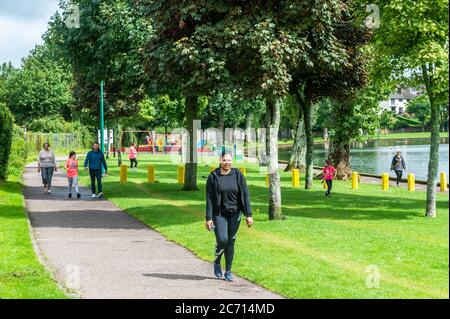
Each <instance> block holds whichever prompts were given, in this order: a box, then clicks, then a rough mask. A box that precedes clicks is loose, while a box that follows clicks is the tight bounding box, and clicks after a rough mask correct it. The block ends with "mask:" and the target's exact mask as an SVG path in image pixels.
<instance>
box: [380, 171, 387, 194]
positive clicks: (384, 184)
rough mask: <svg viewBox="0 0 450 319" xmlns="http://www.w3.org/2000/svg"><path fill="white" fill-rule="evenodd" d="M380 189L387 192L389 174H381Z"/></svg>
mask: <svg viewBox="0 0 450 319" xmlns="http://www.w3.org/2000/svg"><path fill="white" fill-rule="evenodd" d="M381 189H382V190H384V191H387V190H389V174H388V173H383V174H381Z"/></svg>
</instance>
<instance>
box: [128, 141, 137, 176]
mask: <svg viewBox="0 0 450 319" xmlns="http://www.w3.org/2000/svg"><path fill="white" fill-rule="evenodd" d="M136 157H137V150H136V143H131V147H130V151H129V152H128V159H129V160H130V168H133V164H134V170H136V169H137V165H138V161H137V158H136Z"/></svg>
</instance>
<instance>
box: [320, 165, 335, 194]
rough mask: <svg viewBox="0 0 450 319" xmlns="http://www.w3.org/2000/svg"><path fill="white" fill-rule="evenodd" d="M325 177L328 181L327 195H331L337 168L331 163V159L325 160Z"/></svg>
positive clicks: (323, 171) (326, 181)
mask: <svg viewBox="0 0 450 319" xmlns="http://www.w3.org/2000/svg"><path fill="white" fill-rule="evenodd" d="M322 173H323V179H324V181H325V183H327V190H326V192H325V196H328V197H331V188H332V187H333V179H335V178H336V174H337V171H336V168H335V167H334V166H333V165H331V162H330V161H329V160H326V161H325V166H324V168H323V169H322Z"/></svg>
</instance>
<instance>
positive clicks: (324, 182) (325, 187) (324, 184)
mask: <svg viewBox="0 0 450 319" xmlns="http://www.w3.org/2000/svg"><path fill="white" fill-rule="evenodd" d="M322 184H323V189H328V185H327V181H326V180H325V179H323V180H322Z"/></svg>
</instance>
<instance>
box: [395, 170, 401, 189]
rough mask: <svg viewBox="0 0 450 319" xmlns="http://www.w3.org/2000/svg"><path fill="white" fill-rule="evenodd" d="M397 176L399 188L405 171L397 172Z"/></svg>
mask: <svg viewBox="0 0 450 319" xmlns="http://www.w3.org/2000/svg"><path fill="white" fill-rule="evenodd" d="M395 174H396V175H397V186H398V184H400V182H401V181H402V175H403V170H401V171H398V170H395Z"/></svg>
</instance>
